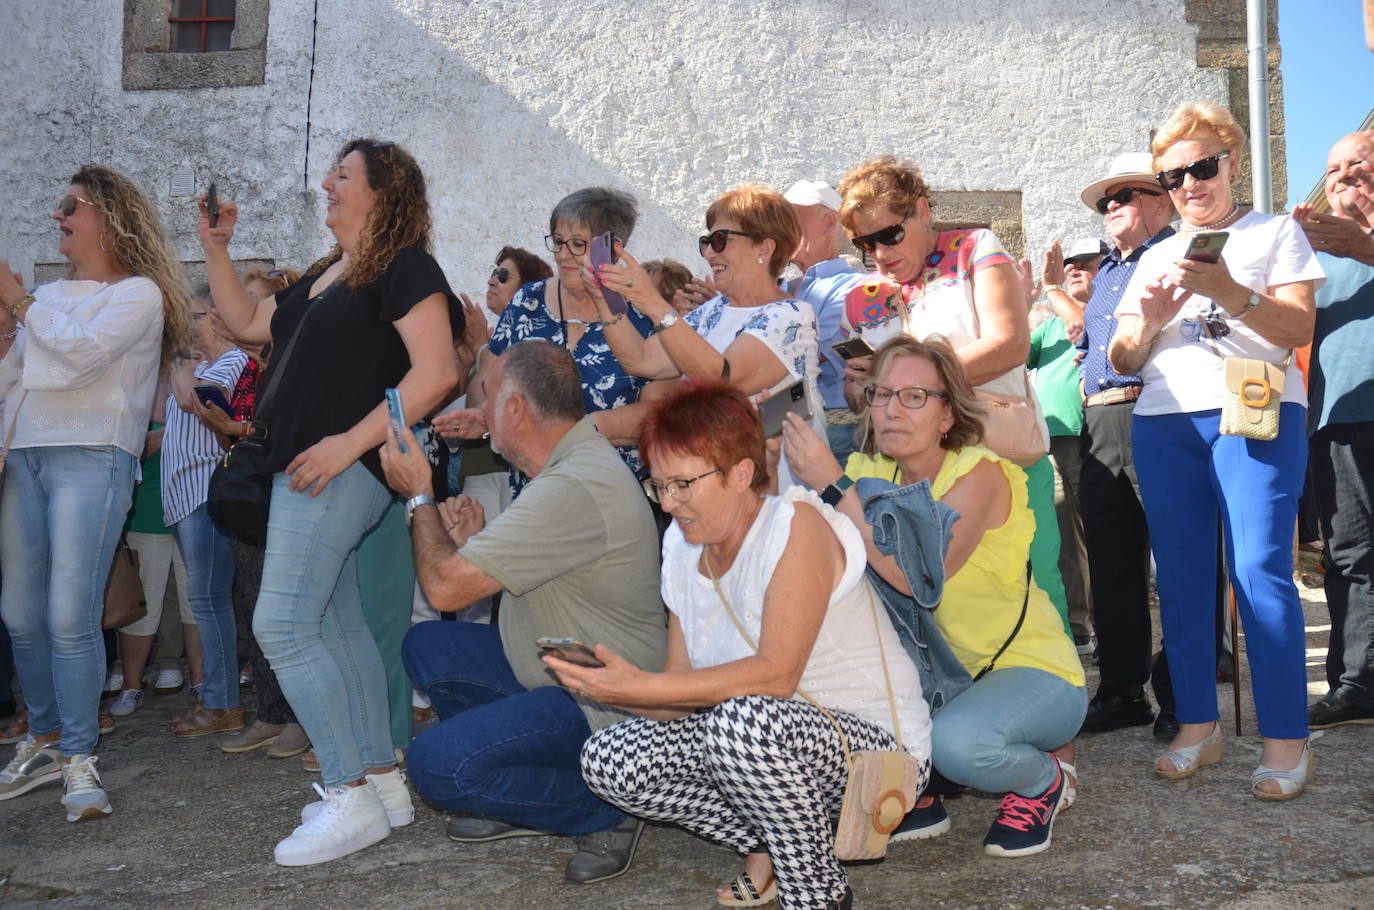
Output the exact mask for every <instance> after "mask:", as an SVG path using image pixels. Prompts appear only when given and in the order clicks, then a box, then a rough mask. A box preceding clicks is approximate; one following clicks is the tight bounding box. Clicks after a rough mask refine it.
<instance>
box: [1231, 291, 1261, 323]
mask: <svg viewBox="0 0 1374 910" xmlns="http://www.w3.org/2000/svg"><path fill="white" fill-rule="evenodd" d="M1259 305H1260V295H1259V292H1258V291H1251V292H1250V296H1249V297H1248V298H1247V299H1246V301H1245V309H1243V310H1241V311H1240V312H1239V313H1237V314H1236V318H1237V319H1244V318H1245V317H1246V316H1249V315H1250V314H1251V313H1253V312H1254V311H1255V310H1256V309H1258V308H1259Z"/></svg>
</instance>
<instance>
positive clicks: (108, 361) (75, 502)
mask: <svg viewBox="0 0 1374 910" xmlns="http://www.w3.org/2000/svg"><path fill="white" fill-rule="evenodd" d="M69 183H70V186H68V187H67V192H66V195H65V196H64V197H63V198H62V201H61V202H59V203H58V206H57V210H56V211H55V212H53V216H52V217H53V219H54V220H55V221H56V222H57V228H58V230H59V232H60V235H59V242H58V247H57V248H58V251H59V252H60V253H62V255H64V256H66V257H67V259H68V261H69V262H70V263H71V266H72V280H68V281H54V282H51V283H49V284H45V285H43V286H41V287H39V288H37V289H36V290H35V291H33V292H32V293H30V292H27V291H25V289H24V287H23V286H22V285H21V284H20V283H19V281H18V280H17V279H16V278H15V276H14V275H13V274H12V271H11V269H10V267H9V264H8V263H6V262H4V261H0V396H3V398H4V402H5V409H4V410H5V419H4V428H5V429H4V433H5V437H4V439H5V442H4V447H5V448H6V449H8V453H7V454H8V456H9V460H8V464H7V465H6V467H5V473H4V481H5V490H4V496H3V497H0V567H2V568H3V573H2V574H3V577H4V588H3V594H2V595H0V615H3V618H4V623H5V626H6V627H7V628H8V629H9V633H10V636H11V638H12V639H13V642H14V658H15V663H16V665H17V667H18V671H19V679H20V682H21V683H22V684H23V689H24V701H25V704H26V706H27V707H28V712H29V721H28V722H29V732H28V734H27V735H26V736H25V737H24V738H23V739H22V740H20V742H19V745H18V746H17V748H16V752H15V755H14V758H13V760H11V761H10V762H9V764H7V765H6V766H5V768H4V770H3V771H0V800H3V799H11V798H13V797H16V796H19V795H20V794H23V793H26V792H27V791H29V790H32V789H33V788H35V787H39V786H42V785H44V784H49V783H58V782H61V783H62V784H63V785H64V790H65V792H64V794H63V797H62V804H63V805H64V806H65V807H66V810H67V820H68V821H80V820H81V819H88V818H100V817H102V816H104V815H108V814H109V813H110V811H111V809H110V801H109V798H108V797H107V795H106V793H105V791H104V788H103V785H102V783H101V780H100V775H99V774H98V773H96V770H95V762H96V760H95V757H94V756H93V755H92V753H93V752H94V751H95V745H96V739H97V737H98V736H99V731H98V720H97V710H98V706H99V704H100V690H101V683H102V682H103V681H104V678H105V643H104V638H103V636H102V634H101V629H100V617H101V610H102V607H103V604H104V593H105V582H106V579H107V578H108V576H109V573H110V564H111V560H112V559H113V556H114V550H115V544H116V542H117V541H118V540H119V535H120V529H121V528H122V526H123V524H124V517H125V516H126V515H127V514H128V512H129V505H130V502H131V501H132V498H133V488H134V476H135V473H136V471H137V468H138V458H139V455H140V454H141V453H142V451H143V444H144V438H145V432H146V430H147V428H148V418H149V416H150V415H151V412H152V403H153V393H154V390H155V389H156V387H157V379H158V373H159V372H160V369H161V367H163V366H164V365H166V364H168V363H170V362H171V361H172V360H173V359H174V358H175V357H176V356H177V352H178V351H180V350H181V349H182V348H183V346H184V345H185V343H186V341H187V340H188V338H189V335H190V331H189V327H190V319H191V317H190V293H189V291H188V290H187V288H186V283H185V279H184V278H183V277H182V273H181V265H180V263H179V262H178V261H177V255H176V250H175V248H174V247H173V246H172V244H171V241H170V240H169V239H168V237H167V234H166V232H165V231H164V230H163V228H162V224H161V223H160V221H159V220H158V217H157V209H156V208H155V207H154V205H153V204H152V202H151V201H150V200H149V199H148V197H147V196H145V195H144V194H143V191H142V190H140V189H139V188H138V187H137V186H135V185H134V183H133V182H132V181H130V180H129V179H128V178H127V177H125V176H124V175H122V174H120V173H118V172H117V171H114V170H112V169H110V168H107V167H103V166H101V165H95V164H90V165H86V166H85V167H83V168H81V169H80V170H79V171H77V172H76V173H75V174H74V175H73V176H72V178H71V180H70V181H69Z"/></svg>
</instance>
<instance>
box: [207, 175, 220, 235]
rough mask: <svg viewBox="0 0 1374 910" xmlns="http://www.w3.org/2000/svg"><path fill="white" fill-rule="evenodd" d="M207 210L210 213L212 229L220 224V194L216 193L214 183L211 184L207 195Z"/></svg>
mask: <svg viewBox="0 0 1374 910" xmlns="http://www.w3.org/2000/svg"><path fill="white" fill-rule="evenodd" d="M205 208H206V209H208V210H209V212H210V227H215V226H216V225H218V224H219V193H217V192H215V184H214V181H211V182H210V189H209V190H208V191H207V192H206V194H205Z"/></svg>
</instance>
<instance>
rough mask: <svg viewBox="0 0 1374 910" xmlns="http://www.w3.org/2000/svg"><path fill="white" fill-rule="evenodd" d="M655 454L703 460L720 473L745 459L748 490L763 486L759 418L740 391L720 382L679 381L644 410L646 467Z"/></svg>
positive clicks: (641, 443)
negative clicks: (749, 469) (750, 474)
mask: <svg viewBox="0 0 1374 910" xmlns="http://www.w3.org/2000/svg"><path fill="white" fill-rule="evenodd" d="M660 452H672V453H673V454H675V455H685V456H689V457H696V458H702V459H705V460H706V461H708V462H710V463H711V467H713V468H715V469H716V470H718V471H720V472H721V473H722V474H724V473H725V472H726V471H728V470H730V468H733V467H734V466H735V465H737V464H739V463H740V462H741V461H743V460H744V459H746V458H748V459H750V460H752V461H753V462H754V480H753V482H752V483H751V484H750V488H751V489H753V490H754V491H755V492H756V493H762V492H763V491H764V490H765V489H766V488H767V486H768V462H767V460H766V458H765V457H764V450H763V422H762V421H761V420H760V419H759V412H758V411H757V410H756V409H755V408H754V405H753V404H752V403H750V401H749V399H748V398H747V397H746V396H745V395H744V393H743V392H741V391H740V390H739V389H736V388H734V387H733V386H730V385H726V384H725V383H723V382H684V383H682V385H681V386H680V387H679V388H678V389H676V390H674V391H673V392H672V393H671V394H669V395H668V396H667V397H665V398H663V399H661V400H659V401H658V402H656V403H655V404H654V406H653V408H652V409H651V410H650V411H649V416H648V417H646V418H645V419H644V422H643V423H642V424H640V428H639V454H640V455H641V456H642V457H643V458H644V462H645V464H647V465H649V466H650V467H651V468H652V466H653V461H654V456H655V454H656V453H660Z"/></svg>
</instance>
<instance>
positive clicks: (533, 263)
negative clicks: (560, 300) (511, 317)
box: [486, 246, 553, 319]
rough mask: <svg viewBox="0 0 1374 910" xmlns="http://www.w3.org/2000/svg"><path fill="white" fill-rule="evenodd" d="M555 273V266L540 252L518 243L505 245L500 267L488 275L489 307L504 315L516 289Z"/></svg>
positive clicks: (496, 314)
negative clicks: (537, 252)
mask: <svg viewBox="0 0 1374 910" xmlns="http://www.w3.org/2000/svg"><path fill="white" fill-rule="evenodd" d="M551 277H553V269H551V268H549V264H548V263H547V262H545V261H544V260H543V259H541V258H540V257H539V256H537V255H535V254H534V253H531V252H530V251H529V250H525V249H521V248H520V247H517V246H503V247H501V252H499V253H497V254H496V267H495V268H494V269H492V270H491V275H490V276H488V277H487V300H486V305H487V311H488V312H489V313H491V314H492V318H493V319H499V318H501V314H502V313H504V312H505V311H506V306H507V305H508V304H509V303H510V302H511V298H513V297H514V296H515V293H516V291H518V290H520V289H521V288H522V287H524V286H525V285H527V284H531V283H533V282H536V281H544V280H545V279H548V278H551Z"/></svg>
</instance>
